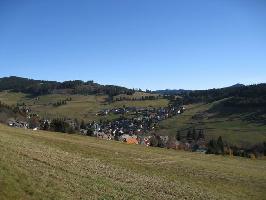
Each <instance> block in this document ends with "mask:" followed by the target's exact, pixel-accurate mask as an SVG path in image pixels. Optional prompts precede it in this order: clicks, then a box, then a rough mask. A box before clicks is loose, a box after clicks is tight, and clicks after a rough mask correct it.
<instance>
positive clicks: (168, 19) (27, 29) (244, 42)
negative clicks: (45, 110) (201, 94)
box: [0, 0, 266, 89]
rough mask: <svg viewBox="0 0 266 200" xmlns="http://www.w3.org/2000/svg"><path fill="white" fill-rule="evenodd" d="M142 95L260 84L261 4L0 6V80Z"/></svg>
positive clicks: (29, 0)
mask: <svg viewBox="0 0 266 200" xmlns="http://www.w3.org/2000/svg"><path fill="white" fill-rule="evenodd" d="M9 75H17V76H23V77H28V78H34V79H44V80H59V81H63V80H74V79H81V80H94V81H96V82H99V83H102V84H116V85H123V86H127V87H130V88H133V87H134V88H142V89H147V88H148V89H165V88H170V89H171V88H177V89H179V88H184V89H205V88H214V87H223V86H229V85H232V84H235V83H244V84H251V83H259V82H266V0H0V76H1V77H3V76H9Z"/></svg>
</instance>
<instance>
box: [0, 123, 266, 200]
mask: <svg viewBox="0 0 266 200" xmlns="http://www.w3.org/2000/svg"><path fill="white" fill-rule="evenodd" d="M0 152H1V154H0V196H1V199H3V200H5V199H266V194H265V190H266V161H265V160H250V159H244V158H239V157H223V156H215V155H204V154H196V153H189V152H182V151H174V150H167V149H160V148H148V147H144V146H140V145H126V144H122V143H119V142H114V141H105V140H99V139H96V138H91V137H85V136H79V135H67V134H62V133H50V132H43V131H37V132H33V131H29V130H24V129H15V128H9V127H6V126H3V125H0Z"/></svg>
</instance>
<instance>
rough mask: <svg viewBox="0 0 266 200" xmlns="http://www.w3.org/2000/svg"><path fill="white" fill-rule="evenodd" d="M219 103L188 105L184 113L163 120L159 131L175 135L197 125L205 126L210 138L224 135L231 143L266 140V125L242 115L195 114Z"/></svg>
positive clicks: (239, 143)
mask: <svg viewBox="0 0 266 200" xmlns="http://www.w3.org/2000/svg"><path fill="white" fill-rule="evenodd" d="M217 103H219V102H214V103H210V104H193V105H188V106H187V110H186V112H184V113H183V114H182V115H179V116H176V117H173V118H171V119H167V120H165V121H163V122H162V123H161V124H160V129H159V130H158V132H159V133H162V134H166V135H175V134H176V132H177V130H182V129H185V128H188V127H195V128H204V130H205V133H206V136H207V138H208V139H211V138H218V137H219V136H222V137H223V138H224V140H226V141H228V142H229V143H231V144H237V145H252V144H256V143H261V142H263V141H266V126H265V125H262V124H256V123H251V122H248V121H243V120H241V119H240V118H239V117H240V115H236V116H229V117H215V116H200V117H195V115H196V116H197V115H198V114H202V113H204V112H206V111H207V110H209V109H210V108H211V107H212V106H213V105H214V104H217ZM193 116H194V118H193Z"/></svg>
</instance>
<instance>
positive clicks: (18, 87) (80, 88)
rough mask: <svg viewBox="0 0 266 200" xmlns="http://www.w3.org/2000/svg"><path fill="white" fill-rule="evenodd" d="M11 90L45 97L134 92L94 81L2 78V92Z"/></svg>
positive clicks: (0, 86)
mask: <svg viewBox="0 0 266 200" xmlns="http://www.w3.org/2000/svg"><path fill="white" fill-rule="evenodd" d="M3 90H10V91H13V92H23V93H28V94H31V95H43V94H51V93H63V94H107V95H110V96H115V95H118V94H132V93H133V92H134V91H133V90H131V89H127V88H125V87H120V86H115V85H100V84H98V83H94V82H93V81H87V82H84V81H81V80H73V81H64V82H57V81H44V80H33V79H28V78H22V77H16V76H10V77H4V78H0V91H3Z"/></svg>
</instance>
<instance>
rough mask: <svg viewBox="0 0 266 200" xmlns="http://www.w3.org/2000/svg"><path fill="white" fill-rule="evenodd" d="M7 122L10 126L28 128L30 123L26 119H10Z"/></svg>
mask: <svg viewBox="0 0 266 200" xmlns="http://www.w3.org/2000/svg"><path fill="white" fill-rule="evenodd" d="M7 124H8V125H9V126H12V127H15V128H25V129H28V128H29V123H28V122H26V121H21V120H18V119H9V120H8V121H7Z"/></svg>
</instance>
